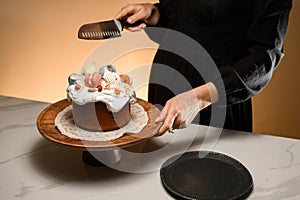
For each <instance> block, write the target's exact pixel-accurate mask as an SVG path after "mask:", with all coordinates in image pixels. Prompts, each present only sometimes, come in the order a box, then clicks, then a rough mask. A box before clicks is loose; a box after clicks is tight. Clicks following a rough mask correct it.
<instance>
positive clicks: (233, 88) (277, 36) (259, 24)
mask: <svg viewBox="0 0 300 200" xmlns="http://www.w3.org/2000/svg"><path fill="white" fill-rule="evenodd" d="M254 4H255V5H254V6H255V8H254V11H255V12H254V13H253V17H254V18H253V23H252V25H251V27H250V29H249V31H248V35H247V51H246V52H245V55H244V56H243V57H242V58H241V59H240V60H238V61H237V62H236V63H235V64H234V65H233V66H229V65H228V66H225V67H223V68H222V69H220V73H221V76H222V78H223V82H224V85H225V93H226V94H219V96H220V98H222V96H226V98H227V104H228V105H230V104H234V103H238V102H242V101H245V100H247V99H249V98H250V97H251V96H254V95H256V94H257V93H259V92H260V91H261V90H262V89H263V88H264V87H265V86H266V85H267V83H268V82H269V81H270V79H271V77H272V74H273V71H274V70H275V68H276V67H277V65H278V64H279V62H280V60H281V59H282V57H283V44H284V39H285V34H286V30H287V24H288V17H289V12H290V10H291V7H292V1H291V0H255V2H254ZM215 85H216V86H217V87H218V84H217V83H215Z"/></svg>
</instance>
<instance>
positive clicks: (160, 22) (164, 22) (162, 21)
mask: <svg viewBox="0 0 300 200" xmlns="http://www.w3.org/2000/svg"><path fill="white" fill-rule="evenodd" d="M153 5H154V6H155V7H157V9H158V11H159V14H160V18H159V20H158V22H157V24H156V26H157V27H163V28H166V27H167V23H168V22H167V17H166V14H165V10H163V9H162V8H161V3H155V4H153Z"/></svg>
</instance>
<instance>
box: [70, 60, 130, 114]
mask: <svg viewBox="0 0 300 200" xmlns="http://www.w3.org/2000/svg"><path fill="white" fill-rule="evenodd" d="M110 67H111V65H109V67H108V66H104V67H102V68H101V69H100V70H99V72H100V73H99V74H101V76H102V77H101V79H100V80H99V82H98V84H97V86H98V87H97V86H96V87H95V84H87V83H86V82H90V83H91V82H92V81H93V80H92V78H93V74H86V75H84V74H79V73H75V74H71V75H70V76H69V78H68V80H69V87H68V89H67V95H68V98H70V99H71V100H72V101H73V102H74V103H76V104H78V105H84V104H86V103H91V102H99V101H101V102H103V103H105V104H106V106H107V109H108V110H109V111H111V112H119V111H120V110H121V109H122V108H123V107H124V105H125V104H126V103H127V102H128V101H129V102H130V103H134V102H135V101H136V98H135V93H134V88H133V87H132V78H131V77H130V84H128V83H126V81H124V80H122V79H121V77H120V75H118V74H117V73H116V72H115V68H113V69H114V70H111V68H110ZM99 74H97V75H99ZM86 76H87V77H88V78H87V77H86ZM99 76H100V75H99ZM126 76H127V77H129V76H128V75H126ZM89 78H90V79H91V80H89ZM91 86H94V87H91ZM99 87H100V89H98V88H99Z"/></svg>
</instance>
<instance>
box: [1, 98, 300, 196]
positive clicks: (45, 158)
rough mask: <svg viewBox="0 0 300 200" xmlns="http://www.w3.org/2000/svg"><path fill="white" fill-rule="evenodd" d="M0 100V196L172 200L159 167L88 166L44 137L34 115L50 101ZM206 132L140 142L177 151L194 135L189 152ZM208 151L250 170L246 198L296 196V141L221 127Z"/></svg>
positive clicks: (299, 161) (299, 166)
mask: <svg viewBox="0 0 300 200" xmlns="http://www.w3.org/2000/svg"><path fill="white" fill-rule="evenodd" d="M0 104H1V105H0V121H1V122H0V147H1V151H0V199H13V200H17V199H22V200H23V199H25V200H34V199H45V200H48V199H49V200H50V199H64V200H68V199H70V200H86V199H89V200H94V199H113V200H121V199H122V200H123V199H145V200H147V199H149V200H150V199H151V200H152V199H173V198H172V197H171V196H170V195H169V194H168V193H167V192H166V191H165V190H164V188H163V186H162V184H161V181H160V177H159V171H153V172H149V173H141V174H135V173H126V172H122V171H118V170H115V169H111V168H109V167H106V166H103V167H93V166H89V165H86V164H85V163H83V161H82V159H81V152H80V151H76V150H73V149H69V148H66V147H62V146H59V145H56V144H54V143H53V142H49V141H47V140H46V139H45V138H43V137H42V136H41V135H40V134H39V132H38V130H37V128H36V118H37V117H38V115H39V113H40V112H41V111H42V110H43V109H44V108H46V107H47V106H48V105H49V104H47V103H42V102H37V101H29V100H24V99H17V98H11V97H2V96H0ZM195 132H196V133H197V134H195V136H196V137H195V136H194V135H193V133H195ZM205 133H206V127H204V126H191V127H189V128H188V129H185V130H182V131H176V133H175V134H166V135H164V136H162V137H158V138H153V139H151V140H149V141H148V142H146V143H145V144H143V145H141V146H144V149H143V151H144V152H148V151H155V150H157V149H160V148H162V147H163V146H165V145H171V149H172V150H174V152H173V153H174V154H175V153H176V149H177V148H178V147H179V146H180V145H182V144H183V143H184V142H186V141H187V140H188V138H189V139H190V138H194V137H195V138H194V140H193V142H192V143H191V146H190V148H189V150H199V149H201V143H203V142H204V141H205V140H204V136H205ZM179 135H180V137H178V136H179ZM175 138H176V139H177V141H176V142H175V143H172V144H170V143H171V142H172V141H173V140H174V139H175ZM209 142H212V141H209ZM212 150H213V151H218V152H222V153H224V154H227V155H229V156H232V157H234V158H235V159H237V160H239V161H240V162H242V163H243V164H244V165H245V166H246V167H247V168H248V169H249V171H250V172H251V174H252V176H253V180H254V190H253V192H252V194H251V195H250V196H249V199H254V200H282V199H287V200H296V199H297V200H298V199H300V190H299V188H300V140H296V139H288V138H282V137H275V136H266V135H258V134H252V133H245V132H238V131H230V130H224V131H223V132H222V134H221V137H220V138H219V139H218V141H217V143H216V144H215V145H214V146H213V149H212ZM142 153H143V152H142ZM168 156H169V155H168ZM161 157H163V155H161ZM153 159H157V160H159V159H163V158H160V157H159V158H153ZM150 162H151V161H149V164H151V163H150ZM147 164H148V163H141V165H147Z"/></svg>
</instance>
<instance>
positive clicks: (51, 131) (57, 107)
mask: <svg viewBox="0 0 300 200" xmlns="http://www.w3.org/2000/svg"><path fill="white" fill-rule="evenodd" d="M137 102H138V103H139V104H140V105H141V106H142V107H143V108H144V109H145V111H146V112H147V115H148V123H147V125H146V126H145V127H144V129H143V130H142V131H141V132H140V133H137V134H130V133H125V134H124V135H123V136H122V137H120V138H118V139H115V140H112V141H83V140H79V139H74V138H70V137H68V136H65V135H63V134H61V133H60V131H59V130H58V128H57V127H56V126H55V118H56V116H57V114H58V113H59V112H61V111H62V110H63V109H64V108H66V107H67V106H69V105H71V103H70V102H69V101H68V100H67V99H64V100H61V101H58V102H56V103H54V104H51V105H50V106H48V107H47V108H45V109H44V110H43V111H42V112H41V113H40V115H39V116H38V118H37V128H38V130H39V132H40V133H41V135H42V136H43V137H45V138H46V139H48V140H50V141H52V142H55V143H56V144H60V145H64V146H67V147H70V148H73V149H78V150H85V149H87V148H88V149H89V150H93V151H106V150H109V149H112V148H114V147H121V148H124V147H128V146H131V145H134V144H136V143H139V142H142V141H145V140H147V139H149V138H151V137H153V136H155V135H156V134H157V132H158V130H159V128H160V126H161V124H156V123H155V119H156V118H157V117H158V115H159V113H160V110H159V109H158V108H157V107H155V106H154V105H152V104H150V103H149V102H147V101H144V100H142V99H138V100H137Z"/></svg>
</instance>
